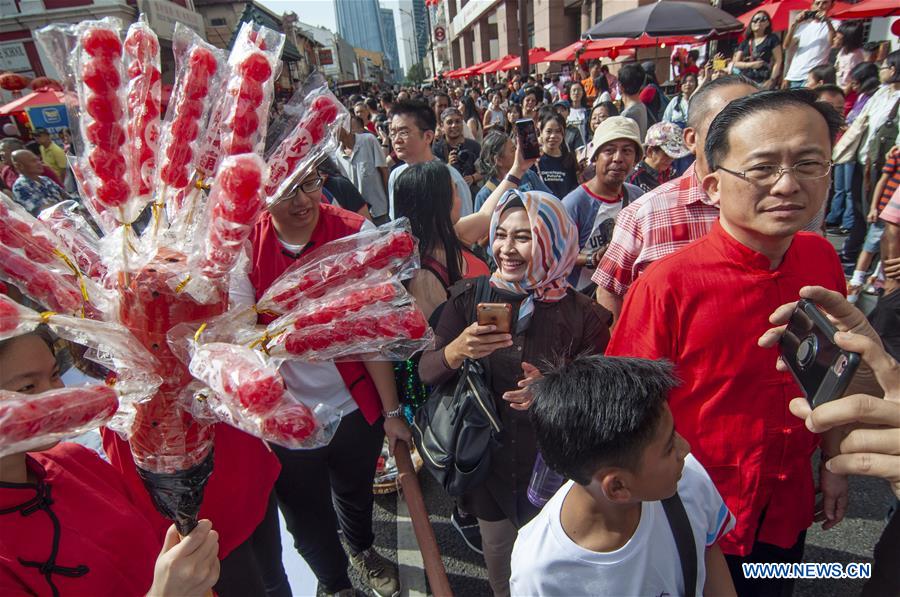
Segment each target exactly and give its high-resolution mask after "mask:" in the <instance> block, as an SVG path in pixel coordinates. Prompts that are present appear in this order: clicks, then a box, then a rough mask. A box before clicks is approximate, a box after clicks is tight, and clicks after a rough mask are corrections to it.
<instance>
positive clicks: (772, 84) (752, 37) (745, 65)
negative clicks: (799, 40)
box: [732, 10, 784, 89]
mask: <svg viewBox="0 0 900 597" xmlns="http://www.w3.org/2000/svg"><path fill="white" fill-rule="evenodd" d="M783 63H784V55H783V54H782V52H781V42H780V41H779V40H778V36H776V35H775V34H774V33H772V19H771V17H769V14H768V13H767V12H766V11H764V10H760V11H758V12H757V13H756V14H755V15H753V18H751V19H750V25H749V26H748V27H747V31H746V32H745V33H744V41H743V43H741V45H740V47H738V50H737V52H735V53H734V57H733V58H732V67H733V68H736V69H739V70H740V73H741V74H742V75H744V76H745V77H747V78H748V79H750V80H751V81H753V82H754V83H756V84H757V85H760V86H761V87H763V88H764V89H776V88H777V87H778V79H779V77H781V66H782V64H783Z"/></svg>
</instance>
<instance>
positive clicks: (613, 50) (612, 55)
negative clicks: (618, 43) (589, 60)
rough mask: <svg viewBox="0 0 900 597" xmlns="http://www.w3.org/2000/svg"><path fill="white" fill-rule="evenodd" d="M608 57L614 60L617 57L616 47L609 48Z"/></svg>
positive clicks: (617, 50)
mask: <svg viewBox="0 0 900 597" xmlns="http://www.w3.org/2000/svg"><path fill="white" fill-rule="evenodd" d="M609 57H610V59H611V60H615V59H616V58H618V57H619V49H618V48H610V50H609Z"/></svg>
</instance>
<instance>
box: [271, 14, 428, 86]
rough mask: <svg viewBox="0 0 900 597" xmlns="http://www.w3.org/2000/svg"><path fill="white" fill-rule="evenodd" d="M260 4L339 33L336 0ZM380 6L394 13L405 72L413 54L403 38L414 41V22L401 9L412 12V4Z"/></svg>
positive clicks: (409, 44)
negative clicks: (335, 11)
mask: <svg viewBox="0 0 900 597" xmlns="http://www.w3.org/2000/svg"><path fill="white" fill-rule="evenodd" d="M258 1H259V3H260V4H262V5H264V6H265V7H266V8H268V9H270V10H271V11H272V12H274V13H276V14H279V15H280V14H282V13H285V12H295V13H297V17H298V18H299V19H300V20H301V21H303V22H304V23H308V24H310V25H317V26H319V27H325V28H326V29H330V30H332V31H335V32H337V22H336V21H335V16H334V1H335V0H258ZM339 1H340V2H346V3H352V2H356V1H358V0H339ZM379 4H380V5H381V6H382V7H384V8H390V9H393V11H394V23H395V24H396V27H397V46H398V52H399V55H400V66H401V67H402V68H403V70H404V72H405V71H406V70H407V69H408V68H409V64H410V62H411V60H410V56H409V54H410V53H411V51H412V50H411V44H412V43H414V42H412V41H410V42H409V43H407V42H405V41H403V39H402V38H404V37H405V38H407V39H409V40H412V38H413V34H412V31H413V25H412V20H411V18H410V17H409V16H407V15H406V14H402V13H400V12H399V9H400V8H402V9H403V10H405V11H407V12H408V13H409V12H412V2H411V1H410V0H380V2H379Z"/></svg>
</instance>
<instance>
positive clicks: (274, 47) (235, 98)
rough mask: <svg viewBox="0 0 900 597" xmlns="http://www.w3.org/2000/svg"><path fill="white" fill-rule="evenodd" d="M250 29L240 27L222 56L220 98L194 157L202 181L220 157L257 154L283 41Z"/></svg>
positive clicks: (246, 25)
mask: <svg viewBox="0 0 900 597" xmlns="http://www.w3.org/2000/svg"><path fill="white" fill-rule="evenodd" d="M254 27H257V25H255V24H254V23H244V24H243V25H242V26H241V29H240V31H239V32H238V35H237V38H236V39H235V42H234V46H233V48H232V50H231V54H230V55H229V57H228V67H229V79H228V82H227V85H226V91H225V95H224V96H223V97H222V98H221V103H220V105H219V106H217V107H216V109H215V110H216V111H215V112H214V115H213V116H212V117H211V123H210V125H211V126H210V129H209V132H208V134H207V136H206V138H205V140H204V143H203V149H202V150H201V154H200V162H199V163H200V165H201V167H200V168H199V170H200V171H201V174H202V175H203V176H205V177H211V176H214V175H215V174H216V172H217V171H218V168H219V164H220V163H221V160H222V158H223V157H225V156H229V155H238V154H242V153H253V152H255V153H261V152H262V147H263V143H264V141H265V137H266V128H267V126H268V113H269V107H270V106H271V104H272V99H273V97H274V95H273V89H274V87H273V82H274V79H275V75H276V73H278V69H279V67H280V62H279V56H280V55H281V50H282V47H283V46H284V39H285V38H284V35H283V34H281V33H277V32H275V31H273V30H271V29H269V28H267V27H262V26H258V27H259V28H258V30H254ZM217 123H218V127H215V126H214V125H215V124H217Z"/></svg>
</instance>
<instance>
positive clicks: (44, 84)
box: [31, 77, 62, 91]
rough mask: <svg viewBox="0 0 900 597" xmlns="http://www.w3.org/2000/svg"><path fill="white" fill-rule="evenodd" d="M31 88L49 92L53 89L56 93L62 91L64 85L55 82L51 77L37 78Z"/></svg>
mask: <svg viewBox="0 0 900 597" xmlns="http://www.w3.org/2000/svg"><path fill="white" fill-rule="evenodd" d="M31 88H32V89H34V90H35V91H47V90H48V89H53V90H55V91H62V85H61V84H60V82H59V81H54V80H53V79H51V78H50V77H37V78H35V79H34V81H32V82H31Z"/></svg>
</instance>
